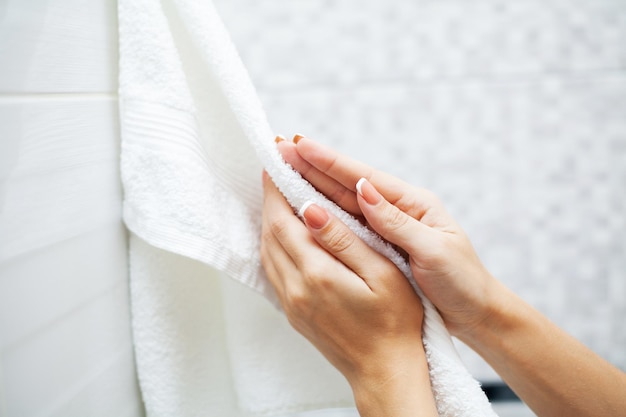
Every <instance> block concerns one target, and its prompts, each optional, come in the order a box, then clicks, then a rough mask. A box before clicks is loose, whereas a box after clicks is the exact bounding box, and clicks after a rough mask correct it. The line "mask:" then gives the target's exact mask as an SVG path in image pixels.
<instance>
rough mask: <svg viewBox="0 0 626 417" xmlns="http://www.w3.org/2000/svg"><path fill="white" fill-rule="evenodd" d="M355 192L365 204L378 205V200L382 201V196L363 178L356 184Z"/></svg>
mask: <svg viewBox="0 0 626 417" xmlns="http://www.w3.org/2000/svg"><path fill="white" fill-rule="evenodd" d="M356 190H357V192H358V193H359V194H360V195H361V197H363V199H364V200H365V202H366V203H367V204H371V205H374V204H378V203H379V202H380V200H382V199H383V196H382V195H381V194H380V193H379V192H378V191H377V190H376V188H374V186H373V185H372V184H371V183H370V182H369V181H368V180H366V179H365V178H361V179H360V180H359V182H357V183H356Z"/></svg>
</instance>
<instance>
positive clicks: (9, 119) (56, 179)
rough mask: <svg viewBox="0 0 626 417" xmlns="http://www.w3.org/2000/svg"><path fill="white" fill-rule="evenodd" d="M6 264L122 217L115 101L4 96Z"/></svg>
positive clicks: (0, 178)
mask: <svg viewBox="0 0 626 417" xmlns="http://www.w3.org/2000/svg"><path fill="white" fill-rule="evenodd" d="M0 126H2V135H3V138H2V140H1V141H0V207H1V211H0V261H1V260H5V259H9V258H12V257H14V256H18V255H20V254H23V253H26V252H28V251H31V250H34V249H37V248H41V247H45V246H47V245H50V244H52V243H55V242H58V241H61V240H64V239H68V238H71V237H74V236H77V235H79V234H81V233H83V232H86V231H90V230H93V229H96V228H98V227H99V226H100V225H102V224H110V223H112V222H114V221H116V220H119V218H120V215H121V214H120V213H121V205H120V200H121V186H120V180H119V143H118V142H119V140H118V135H119V133H118V123H117V102H116V100H115V99H114V98H94V99H85V98H81V96H78V97H69V98H64V99H56V100H37V99H30V98H29V99H24V100H8V99H7V100H4V99H2V98H1V97H0Z"/></svg>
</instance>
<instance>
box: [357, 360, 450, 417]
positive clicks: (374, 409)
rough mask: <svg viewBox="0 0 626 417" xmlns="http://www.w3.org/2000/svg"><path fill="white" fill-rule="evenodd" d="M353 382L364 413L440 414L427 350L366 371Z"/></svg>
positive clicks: (364, 416) (371, 416)
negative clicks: (433, 389)
mask: <svg viewBox="0 0 626 417" xmlns="http://www.w3.org/2000/svg"><path fill="white" fill-rule="evenodd" d="M394 368H395V369H394ZM351 385H352V389H353V391H354V398H355V401H356V405H357V408H358V410H359V414H360V415H361V417H379V416H390V417H436V416H438V414H437V408H436V405H435V400H434V398H433V393H432V390H431V387H430V378H429V374H428V364H427V362H426V357H425V355H424V353H423V351H422V352H420V354H419V355H417V356H416V355H413V356H411V357H410V358H407V359H406V360H404V361H402V362H399V363H397V364H396V365H395V366H394V364H393V363H388V364H386V365H385V369H383V370H381V371H380V372H376V371H374V372H366V373H363V374H362V375H360V377H359V378H358V379H355V380H353V381H351Z"/></svg>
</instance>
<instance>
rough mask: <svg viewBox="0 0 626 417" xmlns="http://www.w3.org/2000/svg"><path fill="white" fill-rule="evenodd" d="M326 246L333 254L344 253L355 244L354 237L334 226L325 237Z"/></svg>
mask: <svg viewBox="0 0 626 417" xmlns="http://www.w3.org/2000/svg"><path fill="white" fill-rule="evenodd" d="M323 241H324V245H325V246H326V247H327V248H328V250H330V251H331V252H333V253H342V252H345V251H346V250H348V249H349V248H350V247H351V246H352V245H353V244H354V235H352V234H351V233H348V232H347V230H345V229H343V228H341V227H337V226H333V227H330V228H329V229H328V230H327V232H326V233H325V234H324V236H323Z"/></svg>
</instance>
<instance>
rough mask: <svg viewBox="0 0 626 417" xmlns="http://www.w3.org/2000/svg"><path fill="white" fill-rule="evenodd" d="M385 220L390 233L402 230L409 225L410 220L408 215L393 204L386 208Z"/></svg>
mask: <svg viewBox="0 0 626 417" xmlns="http://www.w3.org/2000/svg"><path fill="white" fill-rule="evenodd" d="M384 218H385V222H386V223H387V224H386V227H385V228H386V229H387V230H388V231H390V232H394V231H396V230H398V229H402V228H403V227H404V226H406V225H407V223H408V220H409V218H408V216H407V215H406V214H404V213H403V212H402V211H400V210H399V209H398V208H397V207H395V206H393V205H391V204H388V205H387V206H386V207H385V213H384Z"/></svg>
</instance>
